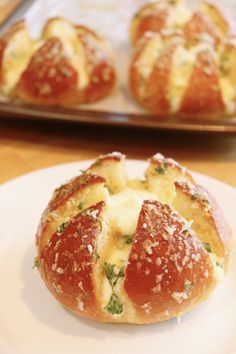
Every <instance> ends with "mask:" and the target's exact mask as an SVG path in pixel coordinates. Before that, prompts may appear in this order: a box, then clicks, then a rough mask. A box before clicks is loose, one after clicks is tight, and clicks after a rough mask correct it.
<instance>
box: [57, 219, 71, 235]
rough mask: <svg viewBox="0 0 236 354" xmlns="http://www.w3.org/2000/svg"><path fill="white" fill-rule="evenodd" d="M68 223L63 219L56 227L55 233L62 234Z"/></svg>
mask: <svg viewBox="0 0 236 354" xmlns="http://www.w3.org/2000/svg"><path fill="white" fill-rule="evenodd" d="M69 223H70V222H69V221H65V222H63V223H62V224H61V225H59V226H58V228H57V234H58V235H60V234H62V233H63V232H64V231H65V229H66V228H67V227H68V226H69Z"/></svg>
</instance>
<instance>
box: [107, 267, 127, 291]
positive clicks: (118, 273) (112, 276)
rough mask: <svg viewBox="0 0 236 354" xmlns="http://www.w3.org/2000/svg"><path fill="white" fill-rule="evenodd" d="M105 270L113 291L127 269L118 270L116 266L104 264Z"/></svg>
mask: <svg viewBox="0 0 236 354" xmlns="http://www.w3.org/2000/svg"><path fill="white" fill-rule="evenodd" d="M104 270H105V273H106V276H107V279H108V281H109V283H110V285H111V287H112V289H114V287H115V286H116V284H117V282H118V280H119V279H120V278H122V277H124V275H125V267H121V268H118V267H117V266H116V265H115V264H111V263H107V262H105V264H104Z"/></svg>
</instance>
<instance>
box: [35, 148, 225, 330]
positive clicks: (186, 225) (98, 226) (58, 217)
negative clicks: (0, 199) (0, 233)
mask: <svg viewBox="0 0 236 354" xmlns="http://www.w3.org/2000/svg"><path fill="white" fill-rule="evenodd" d="M124 163H125V156H124V155H122V154H120V153H111V154H107V155H103V156H100V157H99V158H98V159H97V160H96V161H95V162H94V163H93V164H92V165H91V166H90V167H89V168H88V169H87V170H86V171H83V174H82V175H80V176H78V177H76V178H74V179H73V180H71V181H69V182H68V183H66V184H65V185H63V186H62V187H61V188H60V189H59V190H57V191H56V192H55V193H54V195H53V196H52V199H51V201H50V202H49V205H48V207H47V209H46V211H45V212H44V214H43V216H42V219H41V222H40V225H39V228H38V232H37V237H36V240H37V253H38V254H37V265H38V269H39V272H40V274H41V275H42V277H43V279H44V281H45V283H46V285H47V287H48V289H49V290H50V291H51V292H52V294H53V295H54V296H55V297H56V298H57V299H58V301H59V302H61V303H62V304H63V305H65V306H66V307H67V308H68V309H70V310H71V311H73V312H75V313H76V314H78V315H81V316H85V317H89V318H92V319H95V320H97V321H102V322H123V323H137V324H144V323H151V322H156V321H162V320H166V319H169V318H171V317H175V316H180V315H182V314H183V313H185V312H186V311H189V310H191V309H192V308H194V307H195V306H197V305H198V304H199V303H200V302H201V301H203V300H205V299H206V298H207V297H208V296H209V294H210V293H211V291H212V290H213V288H214V287H215V286H216V285H217V284H218V282H219V281H220V280H221V278H222V276H223V275H224V273H225V271H226V268H227V262H228V255H229V244H228V243H229V230H228V226H227V224H226V222H225V220H224V216H223V215H222V213H221V211H220V209H219V207H218V205H217V204H216V202H215V201H214V199H213V198H212V197H211V196H210V194H209V193H208V192H206V191H205V190H204V191H203V190H202V189H201V188H202V187H199V186H198V185H197V184H196V183H195V182H194V180H193V178H192V176H191V174H190V172H189V171H187V169H186V168H184V167H182V166H181V165H180V164H178V163H177V162H176V161H174V160H173V159H169V158H165V157H164V156H163V155H161V154H156V155H155V156H153V157H152V158H151V159H150V161H149V166H148V168H147V170H146V172H145V176H144V179H143V180H138V179H130V178H129V177H128V175H127V174H126V170H125V164H124ZM205 193H207V204H206V198H205V199H204V198H202V195H205ZM203 199H204V200H203ZM194 203H195V204H194ZM193 205H194V207H193Z"/></svg>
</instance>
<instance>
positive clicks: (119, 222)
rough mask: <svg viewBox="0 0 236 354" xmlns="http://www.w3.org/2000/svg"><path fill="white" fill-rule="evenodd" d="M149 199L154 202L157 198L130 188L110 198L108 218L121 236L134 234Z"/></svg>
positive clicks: (152, 194) (151, 194)
mask: <svg viewBox="0 0 236 354" xmlns="http://www.w3.org/2000/svg"><path fill="white" fill-rule="evenodd" d="M147 199H151V200H153V199H156V196H155V194H154V193H150V192H147V191H138V190H133V189H129V188H127V189H125V190H123V191H122V192H120V193H117V194H114V195H112V196H111V197H110V199H109V205H108V214H107V217H108V219H110V221H111V223H112V225H114V226H113V227H114V229H116V230H117V232H118V233H119V234H120V235H132V234H134V232H135V229H136V227H137V223H138V217H139V213H140V210H141V208H142V203H143V201H144V200H147Z"/></svg>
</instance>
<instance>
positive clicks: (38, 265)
mask: <svg viewBox="0 0 236 354" xmlns="http://www.w3.org/2000/svg"><path fill="white" fill-rule="evenodd" d="M39 267H40V260H39V258H38V257H35V259H34V265H33V267H32V269H34V268H39Z"/></svg>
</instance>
